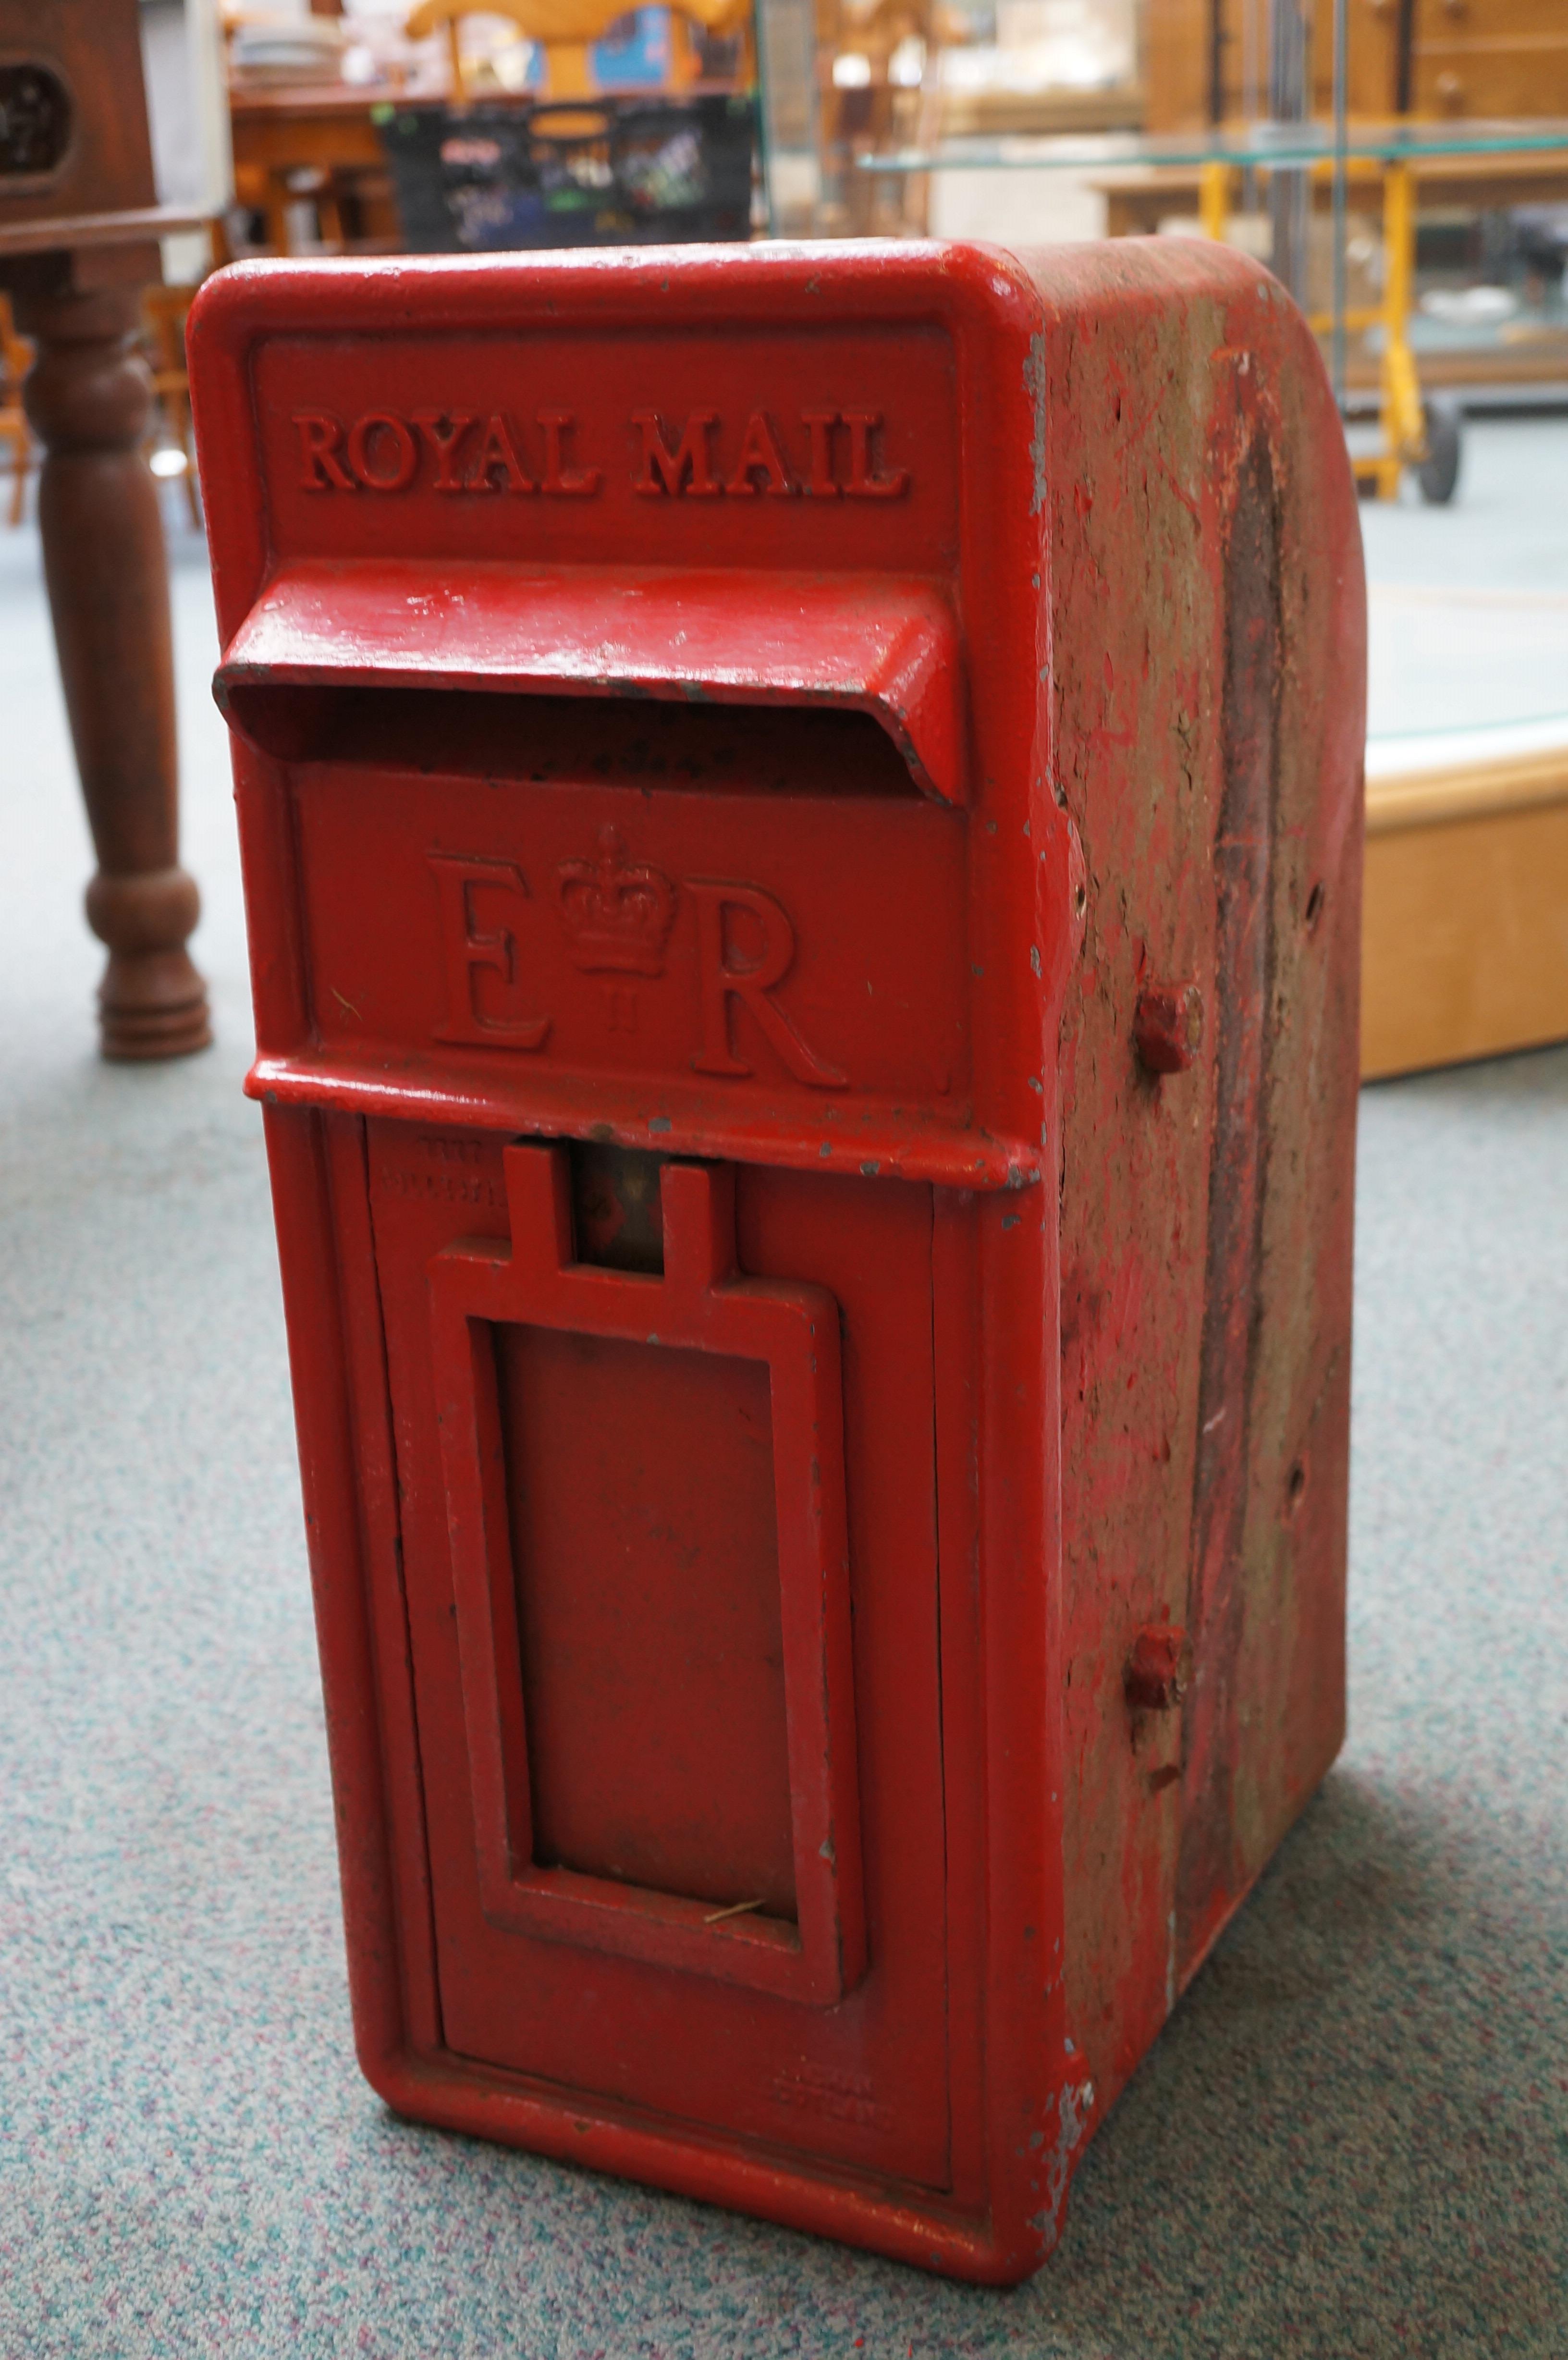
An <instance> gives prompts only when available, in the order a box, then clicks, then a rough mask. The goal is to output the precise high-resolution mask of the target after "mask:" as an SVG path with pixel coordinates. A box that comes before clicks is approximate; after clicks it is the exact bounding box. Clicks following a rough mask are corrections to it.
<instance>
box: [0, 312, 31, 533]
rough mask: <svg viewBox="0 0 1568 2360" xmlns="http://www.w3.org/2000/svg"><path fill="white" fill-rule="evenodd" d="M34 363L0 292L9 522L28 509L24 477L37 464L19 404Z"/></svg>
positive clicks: (1, 432)
mask: <svg viewBox="0 0 1568 2360" xmlns="http://www.w3.org/2000/svg"><path fill="white" fill-rule="evenodd" d="M32 365H33V348H32V346H31V344H28V342H27V338H26V336H19V335H18V334H17V333H16V320H15V317H14V316H13V313H12V311H11V299H10V297H9V296H8V295H5V294H0V443H8V444H9V445H10V450H11V514H10V522H11V523H12V524H14V525H17V524H20V523H21V521H22V518H23V516H24V515H25V513H26V510H27V477H28V476H29V475H31V474H32V472H33V467H34V464H35V463H36V454H37V449H38V446H37V444H36V443H35V442H34V440H33V430H32V428H31V427H30V426H29V425H28V423H27V411H26V410H24V409H23V407H22V387H23V384H24V382H25V381H26V378H27V371H28V370H29V369H30V368H31V366H32Z"/></svg>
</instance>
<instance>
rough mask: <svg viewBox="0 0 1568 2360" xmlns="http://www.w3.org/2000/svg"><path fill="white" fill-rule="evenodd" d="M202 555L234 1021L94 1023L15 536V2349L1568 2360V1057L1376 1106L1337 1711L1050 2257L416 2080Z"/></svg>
mask: <svg viewBox="0 0 1568 2360" xmlns="http://www.w3.org/2000/svg"><path fill="white" fill-rule="evenodd" d="M1493 431H1494V432H1508V430H1507V429H1498V430H1493ZM1498 447H1499V448H1500V447H1501V446H1498ZM1420 521H1421V524H1422V525H1424V522H1425V520H1424V519H1421V520H1420ZM1410 537H1411V536H1410V535H1407V536H1406V538H1407V539H1410ZM1560 537H1561V535H1560ZM1428 538H1429V539H1430V538H1431V536H1428ZM177 556H178V568H177V582H176V588H177V606H178V615H179V625H180V655H181V672H182V682H181V694H182V706H183V722H184V727H185V733H186V759H187V814H188V819H187V838H188V847H189V858H190V860H191V866H192V867H193V868H194V869H196V870H197V871H198V872H199V873H200V875H201V880H202V883H203V886H204V889H205V890H206V893H207V898H208V904H209V910H210V912H211V914H210V917H209V920H208V923H207V924H206V925H205V927H204V929H203V933H202V935H201V944H200V949H201V956H202V959H203V962H204V964H205V967H206V969H207V971H208V973H209V975H210V976H211V977H212V979H213V982H214V985H215V987H216V1000H217V1013H218V1021H219V1025H220V1032H221V1040H220V1045H219V1046H218V1048H217V1049H216V1050H214V1051H212V1053H210V1054H208V1055H206V1056H204V1057H201V1058H198V1059H195V1060H191V1061H190V1062H188V1063H186V1064H183V1065H176V1066H173V1067H169V1068H166V1069H163V1070H160V1071H147V1072H127V1071H124V1070H121V1071H114V1070H110V1069H106V1068H104V1067H103V1066H101V1065H98V1064H96V1063H95V1062H94V1059H93V1033H92V1022H91V1007H90V998H91V990H92V987H93V981H94V980H95V977H96V972H97V965H98V954H97V952H96V949H95V946H94V945H92V944H91V943H90V942H89V940H88V939H87V937H86V935H85V934H84V933H83V931H82V927H81V924H80V922H79V919H78V915H77V895H78V891H79V889H80V884H81V881H82V878H83V877H84V876H85V874H86V871H87V868H88V865H89V864H88V858H87V851H86V843H85V836H84V833H83V830H82V825H81V823H80V820H79V819H78V816H77V814H76V807H75V802H74V794H73V787H72V781H71V770H70V765H69V760H68V757H67V751H66V745H65V739H64V736H63V730H62V726H61V723H60V712H59V699H58V694H57V692H56V689H55V686H54V680H53V673H52V668H51V661H50V656H49V641H48V637H47V629H46V626H45V622H44V618H43V615H42V611H41V606H40V605H39V602H38V598H37V595H36V590H35V580H36V545H35V544H34V543H33V541H32V539H31V536H30V534H28V533H21V534H15V535H10V536H5V535H3V534H0V765H3V768H4V791H3V793H0V843H3V846H4V855H5V857H4V860H3V862H0V912H3V916H0V1010H3V1011H4V1025H3V1031H0V1073H3V1089H0V1125H3V1131H4V1141H3V1148H0V1208H3V1215H0V1320H3V1323H4V1324H3V1333H4V1337H5V1350H4V1352H3V1353H0V1395H3V1401H4V1407H3V1412H0V1417H3V1432H4V1437H5V1448H4V1450H3V1452H0V1482H3V1484H4V1518H3V1525H0V1595H3V1600H4V1624H3V1629H4V1638H3V1639H0V1699H3V1711H0V2044H3V2050H0V2354H3V2355H5V2360H21V2356H22V2355H27V2360H32V2355H38V2360H52V2355H68V2354H69V2355H93V2360H97V2355H105V2360H107V2356H108V2355H125V2360H143V2355H179V2360H185V2355H208V2354H212V2355H217V2354H223V2355H253V2354H254V2355H275V2354H276V2355H303V2356H304V2360H318V2355H319V2356H320V2360H349V2355H368V2360H449V2355H450V2356H451V2360H460V2355H461V2360H467V2355H474V2360H497V2356H498V2355H508V2360H510V2355H517V2360H593V2355H599V2360H629V2355H648V2360H654V2355H658V2360H683V2355H697V2360H706V2355H730V2354H733V2355H736V2360H741V2356H742V2355H744V2360H773V2355H830V2354H832V2355H839V2354H842V2355H846V2360H853V2355H855V2354H856V2353H863V2354H864V2355H866V2360H906V2355H935V2354H964V2355H970V2354H982V2353H984V2354H993V2353H995V2354H1004V2353H1007V2354H1020V2355H1023V2354H1027V2355H1041V2356H1042V2360H1048V2356H1049V2355H1071V2360H1186V2355H1225V2356H1226V2360H1231V2356H1232V2355H1235V2356H1236V2360H1243V2356H1244V2355H1245V2360H1252V2355H1258V2360H1274V2355H1284V2354H1290V2355H1322V2360H1351V2355H1378V2360H1381V2355H1396V2354H1409V2355H1419V2360H1448V2355H1461V2354H1465V2355H1468V2354H1484V2355H1516V2354H1517V2355H1539V2360H1562V2355H1564V2354H1568V1543H1565V1540H1564V1528H1565V1521H1568V1519H1565V1511H1568V1180H1565V1175H1568V1052H1562V1051H1559V1052H1548V1053H1543V1054H1537V1055H1533V1056H1528V1057H1520V1058H1517V1059H1514V1060H1511V1061H1508V1062H1506V1063H1501V1064H1498V1065H1492V1066H1483V1067H1477V1068H1475V1069H1472V1070H1470V1071H1468V1072H1465V1073H1457V1074H1450V1075H1443V1076H1434V1077H1432V1078H1428V1079H1425V1080H1421V1081H1416V1082H1409V1083H1402V1084H1398V1085H1393V1086H1384V1087H1380V1088H1377V1089H1376V1090H1372V1091H1369V1092H1367V1093H1366V1094H1365V1096H1364V1098H1363V1106H1362V1125H1361V1167H1360V1193H1359V1219H1360V1234H1359V1245H1358V1258H1357V1271H1358V1277H1357V1287H1358V1295H1357V1320H1358V1326H1357V1331H1356V1450H1355V1493H1354V1524H1353V1567H1352V1672H1353V1690H1352V1699H1351V1733H1350V1739H1349V1743H1348V1744H1347V1746H1346V1748H1345V1754H1344V1756H1343V1759H1342V1761H1341V1764H1340V1765H1339V1767H1338V1768H1337V1770H1336V1771H1335V1772H1334V1775H1333V1776H1332V1778H1331V1779H1330V1781H1329V1784H1328V1786H1327V1787H1326V1789H1325V1791H1324V1793H1323V1796H1322V1797H1321V1798H1320V1799H1319V1800H1318V1801H1317V1802H1316V1803H1315V1804H1314V1805H1313V1806H1312V1808H1311V1809H1310V1810H1309V1811H1308V1813H1307V1815H1306V1817H1305V1819H1304V1820H1303V1821H1302V1823H1301V1826H1300V1828H1299V1830H1297V1832H1296V1833H1295V1834H1294V1836H1293V1837H1292V1838H1291V1839H1290V1842H1289V1843H1288V1844H1287V1845H1286V1847H1285V1849H1284V1851H1283V1852H1282V1854H1281V1855H1280V1857H1279V1861H1278V1863H1276V1865H1275V1867H1274V1868H1273V1869H1272V1871H1271V1872H1270V1874H1269V1876H1268V1877H1267V1879H1266V1880H1265V1883H1264V1885H1263V1886H1262V1888H1261V1890H1260V1891H1259V1892H1258V1895H1257V1896H1256V1897H1255V1898H1254V1900H1253V1901H1252V1903H1251V1904H1250V1905H1249V1907H1247V1910H1246V1911H1245V1912H1244V1913H1243V1915H1242V1917H1241V1918H1240V1920H1239V1922H1238V1923H1237V1925H1236V1927H1235V1928H1234V1929H1233V1930H1232V1932H1231V1933H1230V1935H1229V1936H1228V1937H1227V1938H1226V1939H1225V1942H1224V1943H1223V1945H1222V1947H1221V1949H1220V1950H1219V1953H1218V1954H1217V1956H1216V1957H1215V1958H1214V1961H1212V1962H1211V1964H1210V1966H1209V1967H1208V1968H1207V1969H1206V1971H1205V1972H1204V1973H1203V1975H1202V1976H1201V1977H1200V1979H1199V1981H1198V1983H1197V1984H1196V1985H1195V1986H1194V1988H1193V1990H1192V1993H1191V1994H1189V1996H1188V1997H1187V1999H1186V2000H1185V2001H1184V2002H1183V2003H1182V2005H1181V2007H1180V2008H1179V2010H1178V2012H1177V2015H1176V2016H1175V2018H1174V2020H1173V2021H1172V2023H1171V2026H1170V2027H1169V2029H1168V2031H1167V2033H1166V2034H1165V2036H1164V2038H1162V2040H1161V2041H1160V2045H1159V2048H1158V2049H1157V2050H1156V2052H1155V2054H1154V2055H1153V2056H1152V2057H1151V2058H1150V2059H1149V2061H1148V2062H1147V2064H1146V2065H1145V2067H1144V2069H1143V2070H1142V2071H1141V2072H1140V2073H1139V2074H1138V2077H1137V2079H1136V2081H1134V2083H1133V2084H1132V2086H1131V2088H1130V2089H1129V2091H1128V2092H1127V2095H1126V2097H1125V2098H1124V2099H1123V2101H1122V2103H1121V2104H1120V2105H1119V2106H1118V2108H1117V2109H1116V2112H1115V2114H1113V2116H1112V2118H1111V2119H1110V2121H1109V2122H1108V2123H1107V2125H1105V2129H1104V2130H1103V2132H1102V2133H1101V2135H1100V2136H1099V2138H1098V2140H1097V2141H1096V2143H1095V2146H1094V2148H1093V2150H1092V2152H1091V2154H1090V2156H1089V2158H1088V2160H1087V2162H1086V2164H1085V2166H1084V2168H1083V2171H1082V2172H1081V2174H1080V2176H1079V2179H1078V2181H1077V2184H1076V2189H1075V2191H1074V2195H1073V2201H1072V2206H1071V2217H1070V2222H1069V2226H1068V2229H1067V2233H1066V2236H1065V2239H1064V2241H1063V2244H1062V2248H1061V2250H1060V2252H1059V2254H1058V2256H1056V2258H1055V2260H1054V2261H1053V2262H1052V2263H1051V2265H1050V2266H1049V2267H1047V2268H1046V2269H1045V2270H1044V2271H1043V2272H1042V2273H1041V2274H1040V2276H1039V2278H1036V2279H1035V2280H1034V2281H1033V2283H1032V2284H1031V2285H1029V2287H1027V2288H1025V2289H1021V2290H1019V2291H1018V2293H1016V2294H1012V2295H1007V2296H998V2295H996V2294H987V2293H978V2292H974V2291H969V2290H964V2289H955V2288H952V2287H948V2286H943V2285H941V2284H939V2283H936V2282H934V2281H931V2280H927V2279H925V2278H920V2277H918V2276H916V2275H915V2274H913V2273H911V2272H908V2271H904V2270H901V2269H898V2268H896V2267H892V2266H890V2265H886V2264H882V2263H879V2262H877V2261H872V2260H867V2259H866V2258H864V2257H862V2256H855V2255H852V2254H849V2253H846V2252H844V2251H841V2250H839V2249H837V2248H834V2247H833V2246H829V2245H817V2244H813V2243H811V2242H810V2241H808V2240H806V2239H803V2238H799V2237H795V2236H791V2235H789V2234H782V2233H779V2232H776V2231H773V2230H770V2229H767V2228H763V2227H759V2226H757V2225H756V2224H754V2223H747V2222H743V2221H736V2220H733V2219H730V2218H727V2217H725V2216H724V2215H723V2214H720V2213H717V2212H707V2211H705V2210H703V2209H702V2208H700V2207H697V2206H693V2205H689V2204H684V2203H681V2202H674V2201H672V2200H670V2199H666V2198H663V2197H659V2196H657V2195H654V2194H651V2193H648V2192H647V2191H641V2190H637V2189H632V2188H626V2187H621V2186H617V2185H615V2184H614V2183H612V2182H609V2181H603V2180H593V2179H590V2178H587V2177H582V2176H578V2175H574V2174H572V2173H571V2172H568V2171H563V2170H561V2169H556V2168H554V2167H553V2166H550V2165H549V2164H545V2163H540V2162H537V2161H535V2160H533V2159H531V2158H528V2157H524V2156H517V2155H512V2154H508V2153H505V2152H503V2151H501V2150H498V2149H495V2148H490V2147H480V2146H476V2145H472V2144H468V2143H465V2142H463V2141H461V2140H456V2139H452V2138H447V2137H444V2136H440V2135H437V2134H434V2133H429V2132H424V2131H420V2130H417V2129H410V2128H408V2127H406V2126H404V2125H399V2124H397V2123H396V2122H394V2121H392V2120H391V2119H390V2118H389V2117H388V2116H387V2114H385V2113H384V2111H383V2110H382V2108H381V2107H380V2106H379V2104H378V2103H377V2102H376V2100H375V2099H374V2098H373V2097H372V2095H371V2094H370V2092H369V2091H368V2090H367V2089H366V2088H365V2086H364V2085H363V2083H362V2082H361V2081H360V2080H359V2078H358V2075H357V2072H356V2070H355V2068H354V2061H353V2054H352V2049H351V2043H350V2036H349V2025H348V2015H347V2006H346V2001H345V1994H344V1987H343V1960H342V1948H341V1933H340V1927H339V1921H338V1908H337V1893H336V1871H335V1864H334V1859H333V1852H332V1814H331V1808H330V1803H329V1797H328V1788H327V1776H326V1762H325V1750H324V1744H323V1740H322V1730H321V1709H320V1703H319V1698H318V1691H317V1684H316V1673H315V1664H314V1645H313V1637H312V1631H311V1624H310V1605H309V1600H308V1595H307V1589H306V1580H305V1571H304V1562H303V1549H302V1546H301V1540H300V1529H299V1505H298V1497H297V1492H296V1486H295V1468H294V1455H293V1440H292V1431H291V1425H290V1414H289V1399H288V1387H287V1376H286V1370H285V1363H284V1351H283V1338H282V1328H281V1321H280V1317H279V1310H278V1288H277V1279H276V1271H275V1265H274V1260H273V1251H272V1242H271V1234H270V1213H269V1208H268V1204H267V1189H266V1182H265V1175H264V1172H263V1166H262V1158H261V1153H260V1144H259V1139H258V1135H257V1122H256V1115H255V1113H254V1110H253V1109H251V1108H250V1107H249V1106H247V1105H246V1104H245V1101H244V1100H243V1099H242V1098H241V1096H240V1090H239V1083H240V1076H241V1074H242V1071H243V1068H244V1065H245V1050H246V1033H245V1027H246V1014H245V987H244V975H243V951H242V944H241V937H240V920H239V912H238V898H237V887H236V883H235V878H234V858H233V849H232V844H231V839H230V814H229V810H228V804H227V793H226V779H225V770H226V755H225V750H224V747H223V737H222V731H221V729H220V727H219V726H218V724H217V721H216V717H215V716H213V715H212V711H211V707H210V705H209V704H208V702H207V697H206V689H205V676H206V673H207V671H208V669H209V668H210V663H211V654H212V650H211V624H210V619H209V617H208V610H207V606H206V586H205V578H204V574H203V571H202V564H201V551H200V548H199V545H197V544H195V543H193V542H192V541H191V540H190V539H189V538H188V537H187V538H185V539H184V540H182V541H180V542H179V543H178V544H177ZM1394 578H1395V579H1398V578H1399V576H1398V574H1397V573H1396V574H1395V576H1394Z"/></svg>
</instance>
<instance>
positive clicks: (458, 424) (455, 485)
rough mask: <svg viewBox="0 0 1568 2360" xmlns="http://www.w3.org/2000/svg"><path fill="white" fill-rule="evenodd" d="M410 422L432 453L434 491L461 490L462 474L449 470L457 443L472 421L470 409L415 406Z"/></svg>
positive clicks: (451, 468)
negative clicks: (419, 408) (422, 407)
mask: <svg viewBox="0 0 1568 2360" xmlns="http://www.w3.org/2000/svg"><path fill="white" fill-rule="evenodd" d="M414 423H415V425H416V426H417V427H418V428H419V432H420V433H421V434H422V435H423V436H424V438H425V440H426V442H427V443H429V444H430V449H431V450H432V451H433V452H434V453H435V458H436V489H437V491H438V492H461V491H462V490H463V478H462V476H461V475H456V474H455V473H454V472H453V467H452V462H453V461H454V459H455V458H456V456H457V446H458V444H459V443H461V442H462V440H463V436H464V435H465V434H466V433H467V432H468V430H469V428H470V427H471V426H472V425H473V423H474V413H473V411H472V410H415V412H414Z"/></svg>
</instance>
